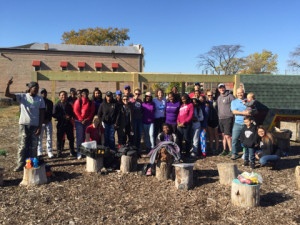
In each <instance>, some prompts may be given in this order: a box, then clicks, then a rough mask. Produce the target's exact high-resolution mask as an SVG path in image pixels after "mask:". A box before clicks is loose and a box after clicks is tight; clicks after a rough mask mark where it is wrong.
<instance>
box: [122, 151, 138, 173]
mask: <svg viewBox="0 0 300 225" xmlns="http://www.w3.org/2000/svg"><path fill="white" fill-rule="evenodd" d="M136 168H137V158H136V157H135V156H127V155H122V156H121V165H120V171H121V172H122V173H129V172H133V171H135V170H136Z"/></svg>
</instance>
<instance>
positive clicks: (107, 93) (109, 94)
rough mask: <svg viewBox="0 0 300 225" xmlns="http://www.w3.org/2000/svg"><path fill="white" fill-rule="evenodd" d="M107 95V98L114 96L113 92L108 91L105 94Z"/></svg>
mask: <svg viewBox="0 0 300 225" xmlns="http://www.w3.org/2000/svg"><path fill="white" fill-rule="evenodd" d="M105 95H106V96H112V95H113V93H112V92H111V91H107V92H106V93H105Z"/></svg>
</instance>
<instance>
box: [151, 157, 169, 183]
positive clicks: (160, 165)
mask: <svg viewBox="0 0 300 225" xmlns="http://www.w3.org/2000/svg"><path fill="white" fill-rule="evenodd" d="M171 173H172V164H170V163H168V162H161V161H158V162H157V163H156V169H155V177H156V178H157V179H158V180H168V179H170V178H171Z"/></svg>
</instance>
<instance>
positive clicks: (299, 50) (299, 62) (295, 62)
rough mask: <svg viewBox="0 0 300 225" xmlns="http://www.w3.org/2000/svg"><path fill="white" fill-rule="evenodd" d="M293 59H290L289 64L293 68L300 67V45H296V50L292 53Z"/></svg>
mask: <svg viewBox="0 0 300 225" xmlns="http://www.w3.org/2000/svg"><path fill="white" fill-rule="evenodd" d="M290 57H291V59H290V60H288V66H290V67H292V68H298V69H299V68H300V46H298V47H296V49H295V50H294V51H292V52H291V53H290Z"/></svg>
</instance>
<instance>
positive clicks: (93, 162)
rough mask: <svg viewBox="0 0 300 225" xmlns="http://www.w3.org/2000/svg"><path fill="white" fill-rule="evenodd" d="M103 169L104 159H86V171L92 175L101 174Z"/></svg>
mask: <svg viewBox="0 0 300 225" xmlns="http://www.w3.org/2000/svg"><path fill="white" fill-rule="evenodd" d="M102 167H103V157H99V158H95V159H94V158H92V157H89V156H87V157H86V171H87V172H91V173H97V172H99V171H100V170H101V169H102Z"/></svg>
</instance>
